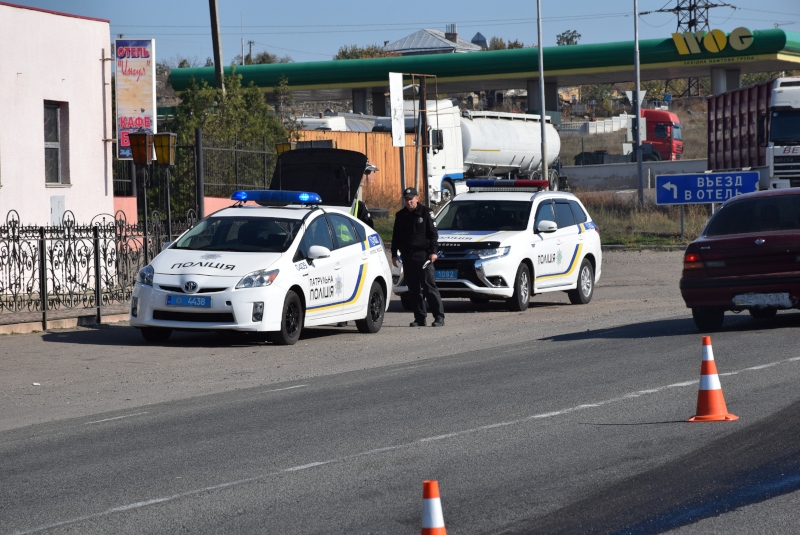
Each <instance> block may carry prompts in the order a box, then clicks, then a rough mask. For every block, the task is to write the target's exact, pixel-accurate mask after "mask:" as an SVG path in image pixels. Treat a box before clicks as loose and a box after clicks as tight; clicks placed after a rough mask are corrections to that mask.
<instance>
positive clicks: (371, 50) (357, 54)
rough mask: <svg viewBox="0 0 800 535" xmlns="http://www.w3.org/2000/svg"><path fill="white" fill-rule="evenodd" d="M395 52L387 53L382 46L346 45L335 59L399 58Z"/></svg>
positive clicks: (340, 49)
mask: <svg viewBox="0 0 800 535" xmlns="http://www.w3.org/2000/svg"><path fill="white" fill-rule="evenodd" d="M398 55H399V54H397V53H395V52H387V51H386V50H384V49H383V47H382V46H380V45H367V46H358V45H345V46H342V47H340V48H339V51H338V52H337V53H336V55H335V56H333V59H363V58H388V57H392V56H398Z"/></svg>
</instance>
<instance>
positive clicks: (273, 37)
mask: <svg viewBox="0 0 800 535" xmlns="http://www.w3.org/2000/svg"><path fill="white" fill-rule="evenodd" d="M3 1H5V2H8V3H12V4H18V5H25V6H31V7H38V8H42V9H48V10H53V11H59V12H62V13H70V14H74V15H83V16H88V17H94V18H101V19H106V20H109V21H110V23H111V28H110V29H111V36H110V38H112V39H113V38H117V37H118V36H119V34H122V35H123V36H124V38H126V39H150V38H153V39H155V40H156V57H157V59H158V61H164V60H167V61H169V60H174V59H176V58H190V59H195V60H196V61H197V62H198V64H199V65H203V64H204V63H205V60H206V58H208V57H213V55H214V54H213V50H212V44H211V33H210V20H211V19H210V15H209V3H208V2H207V1H205V0H138V1H137V2H123V1H120V0H3ZM711 3H715V4H723V3H725V2H723V1H721V0H714V1H712V2H711ZM732 3H733V5H735V6H736V8H735V9H734V8H732V7H718V8H714V9H711V10H709V22H710V26H711V28H712V29H720V30H724V31H726V32H729V31H731V30H733V29H734V28H737V27H739V26H746V27H748V28H749V29H751V30H763V29H772V28H774V27H775V24H778V25H779V27H780V28H782V29H784V30H786V31H789V32H797V33H800V1H798V0H772V1H771V2H765V1H764V0H732ZM217 4H218V9H219V21H220V25H221V32H222V55H223V58H224V61H225V64H226V65H229V64H230V63H231V61H232V60H233V58H234V57H235V56H237V55H239V54H241V52H242V40H244V43H245V54H246V53H247V52H248V50H249V45H248V41H254V44H253V54H254V55H255V54H256V53H258V52H261V51H268V52H270V53H272V54H275V55H277V56H281V57H282V56H290V57H291V58H292V59H293V60H294V61H296V62H307V61H325V60H329V59H332V57H333V56H334V55H335V54H336V52H337V51H338V50H339V48H340V47H341V46H344V45H359V46H366V45H371V44H378V45H383V43H384V41H389V42H392V41H396V40H397V39H400V38H402V37H405V36H407V35H410V34H412V33H414V32H416V31H417V30H420V29H422V28H432V29H438V30H442V31H444V30H445V27H446V25H448V24H457V25H458V34H459V37H460V38H462V39H466V40H467V41H469V40H471V39H472V37H473V36H474V35H475V33H476V32H480V33H482V34H483V35H484V36H485V37H486V39H487V40H488V39H490V38H491V37H492V36H497V37H502V38H503V39H504V40H505V41H506V42H508V41H511V40H514V39H517V40H519V41H521V42H523V43H524V44H525V45H526V46H527V45H531V44H535V43H537V41H538V39H537V28H536V2H533V1H532V0H504V1H503V2H497V3H494V2H487V1H486V0H461V1H460V2H450V1H442V0H439V1H437V2H431V1H430V0H428V1H420V0H402V1H401V2H396V3H393V5H392V4H389V3H387V4H383V3H382V2H376V1H375V0H370V1H366V0H340V1H339V2H333V1H331V0H325V1H321V0H314V1H303V0H295V1H294V2H263V1H258V0H247V1H246V0H218V2H217ZM541 4H542V41H543V44H544V46H546V47H547V46H555V44H556V35H558V34H560V33H562V32H564V31H567V30H575V31H577V32H578V33H579V34H580V35H581V38H580V41H579V42H580V43H581V44H596V43H608V42H616V41H632V40H633V38H634V24H633V6H634V3H633V0H624V1H623V0H604V1H602V2H600V1H597V0H571V1H565V0H541ZM677 4H678V0H639V12H640V13H642V15H640V17H639V39H642V40H644V39H659V38H668V37H670V34H671V33H672V32H674V31H675V30H676V26H677V17H676V16H675V15H674V14H672V13H651V14H644V13H645V12H648V11H656V10H659V9H672V8H674V7H675V6H676V5H677ZM492 6H497V9H492Z"/></svg>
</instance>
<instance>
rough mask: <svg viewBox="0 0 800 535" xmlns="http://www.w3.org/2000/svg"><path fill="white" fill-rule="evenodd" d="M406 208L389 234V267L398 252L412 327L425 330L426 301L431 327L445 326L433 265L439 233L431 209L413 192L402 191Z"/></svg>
mask: <svg viewBox="0 0 800 535" xmlns="http://www.w3.org/2000/svg"><path fill="white" fill-rule="evenodd" d="M403 203H404V204H405V208H403V209H402V210H400V211H399V212H397V214H395V218H394V230H393V231H392V263H393V264H394V265H395V266H397V261H398V258H397V251H400V254H402V256H403V272H404V273H405V278H406V284H407V285H408V291H409V293H410V295H411V302H412V309H413V311H414V321H413V322H412V323H411V325H410V326H411V327H424V326H425V319H426V315H427V313H426V312H425V300H427V301H428V306H429V307H430V309H431V312H432V313H433V319H434V321H433V324H432V326H433V327H443V326H444V307H443V306H442V298H441V296H440V295H439V290H438V288H436V280H435V278H434V271H433V263H434V262H436V252H437V251H438V245H439V244H438V242H439V232H438V231H437V230H436V222H435V221H434V220H433V213H432V212H431V209H430V208H428V207H427V206H425V205H423V204H421V203H420V202H419V194H418V193H417V190H416V189H414V188H406V189H405V190H404V191H403Z"/></svg>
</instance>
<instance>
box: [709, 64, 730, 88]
mask: <svg viewBox="0 0 800 535" xmlns="http://www.w3.org/2000/svg"><path fill="white" fill-rule="evenodd" d="M727 90H728V79H727V74H726V72H725V69H722V68H719V67H717V68H714V69H711V94H712V95H719V94H720V93H724V92H725V91H727Z"/></svg>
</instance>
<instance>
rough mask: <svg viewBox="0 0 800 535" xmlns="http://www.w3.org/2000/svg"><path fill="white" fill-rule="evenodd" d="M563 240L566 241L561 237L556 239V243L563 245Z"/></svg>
mask: <svg viewBox="0 0 800 535" xmlns="http://www.w3.org/2000/svg"><path fill="white" fill-rule="evenodd" d="M563 242H564V240H562V239H561V238H559V239H557V240H556V244H558V245H561V244H562V243H563Z"/></svg>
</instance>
